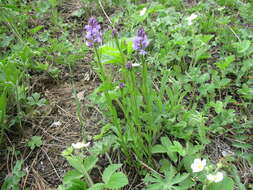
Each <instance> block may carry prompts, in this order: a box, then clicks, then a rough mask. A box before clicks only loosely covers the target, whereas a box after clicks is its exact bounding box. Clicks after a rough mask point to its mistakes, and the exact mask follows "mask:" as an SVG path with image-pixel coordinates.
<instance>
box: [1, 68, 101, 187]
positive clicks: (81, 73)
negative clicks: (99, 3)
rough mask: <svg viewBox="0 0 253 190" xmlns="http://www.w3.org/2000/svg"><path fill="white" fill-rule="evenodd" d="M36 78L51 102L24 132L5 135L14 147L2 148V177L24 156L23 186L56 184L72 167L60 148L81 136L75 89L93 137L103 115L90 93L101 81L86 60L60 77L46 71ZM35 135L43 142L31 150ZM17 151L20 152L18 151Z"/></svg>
mask: <svg viewBox="0 0 253 190" xmlns="http://www.w3.org/2000/svg"><path fill="white" fill-rule="evenodd" d="M34 78H35V79H36V80H35V81H33V83H35V85H34V89H41V90H40V93H41V94H42V95H43V96H44V97H45V98H46V99H47V100H48V104H47V105H46V106H44V107H42V108H40V109H39V113H40V115H35V116H33V117H32V118H29V119H27V121H26V123H29V125H28V126H25V135H24V136H22V137H20V136H13V135H12V134H9V135H6V137H7V140H8V141H6V144H5V146H6V147H11V148H10V149H9V150H6V151H3V152H1V154H2V155H5V156H1V163H3V164H1V165H0V168H1V172H0V173H1V177H2V179H1V181H3V178H4V177H5V176H6V174H11V171H12V167H13V166H14V163H15V160H17V159H23V160H24V168H25V172H26V176H25V177H24V178H23V179H22V183H21V187H22V188H23V189H24V188H26V187H29V188H31V189H36V190H38V189H48V188H56V187H57V186H58V185H59V184H60V183H61V179H62V177H63V175H64V173H65V172H66V171H67V170H68V169H70V167H69V165H68V163H67V162H66V160H65V159H64V158H63V157H62V156H61V152H62V151H63V150H64V149H65V148H67V147H68V146H71V144H72V143H74V142H78V141H80V140H81V139H82V137H81V136H82V135H81V126H80V122H79V121H78V117H77V116H76V113H77V105H76V101H75V98H74V95H73V90H74V89H75V90H76V93H77V94H78V95H79V99H80V101H81V108H80V109H81V113H82V119H83V121H84V123H85V135H86V136H90V137H92V136H94V134H96V133H97V132H98V130H99V129H98V127H99V126H97V125H98V123H99V122H98V121H101V120H102V119H103V118H102V115H101V113H100V112H99V110H98V108H96V106H94V105H93V106H90V105H91V103H90V101H89V99H88V98H87V95H89V94H90V93H91V92H92V91H93V90H94V88H96V86H97V85H98V83H99V81H98V80H97V78H96V75H95V74H94V73H93V72H92V70H91V66H89V65H85V64H80V65H77V66H76V67H75V68H74V70H73V75H72V76H71V74H69V72H62V74H61V78H60V79H59V80H58V81H54V80H52V78H50V76H48V78H46V76H45V75H42V76H38V75H37V76H34ZM73 88H74V89H73ZM35 135H36V136H41V137H42V141H43V145H42V146H41V147H40V148H35V149H34V150H31V149H30V148H29V147H27V141H28V140H29V139H30V138H31V137H32V136H35ZM15 151H16V152H17V151H18V152H19V154H15V153H14V152H15Z"/></svg>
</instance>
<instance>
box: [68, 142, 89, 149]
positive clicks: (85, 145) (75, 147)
mask: <svg viewBox="0 0 253 190" xmlns="http://www.w3.org/2000/svg"><path fill="white" fill-rule="evenodd" d="M89 145H90V142H88V143H86V144H85V143H83V142H77V143H72V147H73V148H74V149H81V148H84V147H88V146H89Z"/></svg>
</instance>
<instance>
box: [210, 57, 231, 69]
mask: <svg viewBox="0 0 253 190" xmlns="http://www.w3.org/2000/svg"><path fill="white" fill-rule="evenodd" d="M234 60H235V56H234V55H231V56H227V57H225V59H224V60H222V61H219V62H217V63H214V64H215V65H216V66H217V67H218V68H219V69H220V70H225V69H226V68H227V67H229V65H230V64H231V63H232V62H233V61H234Z"/></svg>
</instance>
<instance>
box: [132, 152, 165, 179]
mask: <svg viewBox="0 0 253 190" xmlns="http://www.w3.org/2000/svg"><path fill="white" fill-rule="evenodd" d="M134 156H135V159H136V160H137V161H138V162H140V163H141V165H143V166H144V167H145V168H147V169H148V170H150V171H152V172H154V173H156V174H157V175H159V176H161V177H163V178H164V176H163V175H162V174H160V173H159V172H157V171H155V170H154V169H153V168H151V167H150V166H148V165H147V164H145V163H144V162H142V161H141V160H139V159H138V158H137V156H136V155H134Z"/></svg>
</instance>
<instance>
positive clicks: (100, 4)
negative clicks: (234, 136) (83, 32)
mask: <svg viewBox="0 0 253 190" xmlns="http://www.w3.org/2000/svg"><path fill="white" fill-rule="evenodd" d="M98 3H99V6H100V7H101V9H102V11H103V13H104V15H105V17H106V18H107V19H108V21H109V22H110V24H111V25H112V26H113V24H112V21H111V19H110V18H109V16H108V15H107V14H106V12H105V9H104V7H103V5H102V3H101V1H100V0H98Z"/></svg>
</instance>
